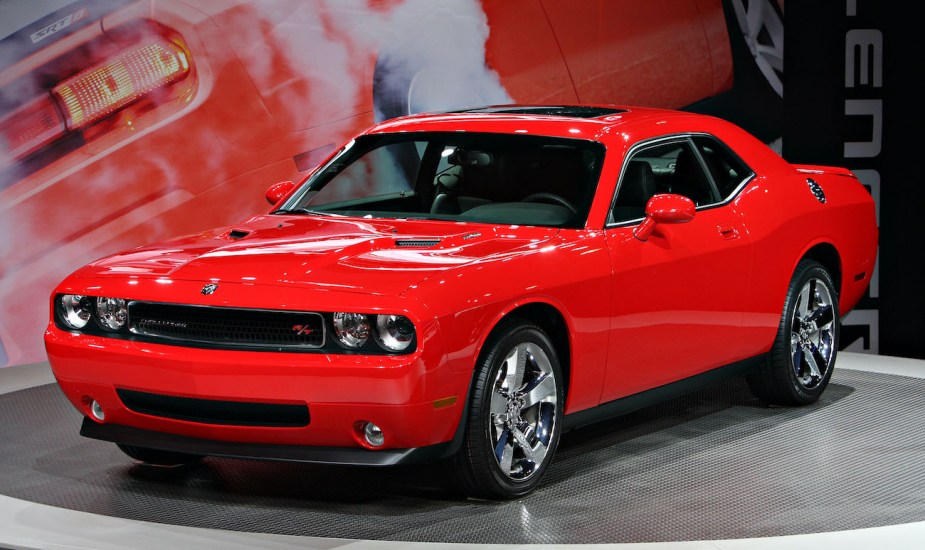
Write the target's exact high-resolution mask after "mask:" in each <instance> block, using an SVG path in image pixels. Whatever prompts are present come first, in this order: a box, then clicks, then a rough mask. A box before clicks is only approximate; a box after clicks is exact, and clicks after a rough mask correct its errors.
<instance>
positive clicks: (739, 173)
mask: <svg viewBox="0 0 925 550" xmlns="http://www.w3.org/2000/svg"><path fill="white" fill-rule="evenodd" d="M694 145H695V146H696V147H697V150H698V151H700V155H701V157H703V162H704V163H705V164H706V165H707V169H708V170H709V171H710V175H711V176H712V177H713V181H714V182H715V183H716V187H717V189H718V190H719V195H720V200H726V199H728V198H729V197H730V196H731V195H732V193H734V192H735V190H736V189H738V188H739V185H741V184H742V182H744V181H745V180H746V179H748V178H749V177H750V176H751V175H752V169H751V168H749V167H748V166H747V165H746V164H745V163H744V162H742V159H740V158H739V157H738V156H736V155H735V153H733V152H732V151H731V150H730V149H729V148H728V147H726V146H725V145H723V144H722V143H721V142H719V141H718V140H716V139H714V138H712V137H708V136H695V137H694Z"/></svg>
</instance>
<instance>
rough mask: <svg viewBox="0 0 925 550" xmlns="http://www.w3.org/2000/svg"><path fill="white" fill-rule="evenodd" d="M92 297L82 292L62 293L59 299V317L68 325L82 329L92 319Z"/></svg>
mask: <svg viewBox="0 0 925 550" xmlns="http://www.w3.org/2000/svg"><path fill="white" fill-rule="evenodd" d="M92 307H93V306H92V303H91V298H90V297H89V296H81V295H80V294H62V295H61V296H60V298H59V299H58V307H57V308H55V309H57V310H58V319H59V320H60V321H61V322H62V323H64V324H65V325H67V326H68V327H70V328H72V329H76V330H80V329H82V328H84V327H85V326H87V323H88V322H89V321H90V314H91V310H92Z"/></svg>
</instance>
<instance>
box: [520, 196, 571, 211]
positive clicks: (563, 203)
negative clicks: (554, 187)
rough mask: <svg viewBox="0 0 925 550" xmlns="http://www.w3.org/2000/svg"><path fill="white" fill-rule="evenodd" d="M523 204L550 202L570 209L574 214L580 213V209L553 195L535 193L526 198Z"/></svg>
mask: <svg viewBox="0 0 925 550" xmlns="http://www.w3.org/2000/svg"><path fill="white" fill-rule="evenodd" d="M522 202H550V203H554V204H558V205H559V206H564V207H566V208H568V209H569V210H571V212H572V214H577V213H578V209H577V208H575V206H574V205H572V203H570V202H569V201H567V200H565V199H563V198H562V197H560V196H559V195H555V194H553V193H533V194H532V195H528V196H526V197H524V198H523V199H522Z"/></svg>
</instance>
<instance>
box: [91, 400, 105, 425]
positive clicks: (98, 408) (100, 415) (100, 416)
mask: <svg viewBox="0 0 925 550" xmlns="http://www.w3.org/2000/svg"><path fill="white" fill-rule="evenodd" d="M90 414H92V415H93V418H95V419H97V420H99V421H100V422H102V421H103V420H106V413H104V412H103V406H102V405H100V404H99V402H98V401H97V400H96V399H94V400H93V401H91V402H90Z"/></svg>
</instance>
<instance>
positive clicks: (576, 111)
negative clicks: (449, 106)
mask: <svg viewBox="0 0 925 550" xmlns="http://www.w3.org/2000/svg"><path fill="white" fill-rule="evenodd" d="M455 112H457V113H493V114H502V115H542V116H561V117H571V118H597V117H599V116H606V115H615V114H617V113H625V112H626V110H625V109H614V108H611V107H592V106H587V105H526V106H523V107H514V106H502V107H482V108H479V109H466V110H464V111H455Z"/></svg>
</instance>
